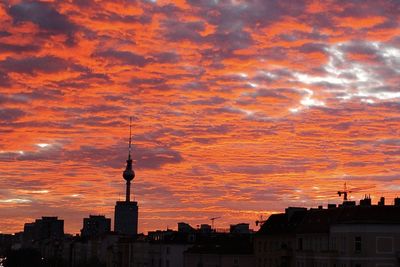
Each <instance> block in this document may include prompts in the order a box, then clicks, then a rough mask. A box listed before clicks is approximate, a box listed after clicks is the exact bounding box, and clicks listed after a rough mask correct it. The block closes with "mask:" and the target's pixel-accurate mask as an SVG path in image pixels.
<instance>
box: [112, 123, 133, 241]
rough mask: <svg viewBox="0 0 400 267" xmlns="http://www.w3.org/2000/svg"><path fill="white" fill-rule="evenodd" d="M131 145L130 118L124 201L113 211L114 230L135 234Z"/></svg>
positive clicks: (119, 202) (118, 202)
mask: <svg viewBox="0 0 400 267" xmlns="http://www.w3.org/2000/svg"><path fill="white" fill-rule="evenodd" d="M131 147H132V118H131V123H130V125H129V153H128V160H127V161H126V168H125V170H124V172H123V175H122V176H123V178H124V179H125V181H126V195H125V201H117V203H116V205H115V213H114V231H115V232H117V233H119V234H125V235H136V234H137V232H138V231H137V229H138V210H139V208H138V205H137V202H136V201H131V181H132V180H133V178H135V172H134V171H133V168H132V158H131Z"/></svg>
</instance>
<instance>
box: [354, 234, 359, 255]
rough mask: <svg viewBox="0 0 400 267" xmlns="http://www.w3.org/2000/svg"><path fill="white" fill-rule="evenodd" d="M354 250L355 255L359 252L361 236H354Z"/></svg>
mask: <svg viewBox="0 0 400 267" xmlns="http://www.w3.org/2000/svg"><path fill="white" fill-rule="evenodd" d="M354 250H355V252H356V253H360V252H361V236H356V237H355V238H354Z"/></svg>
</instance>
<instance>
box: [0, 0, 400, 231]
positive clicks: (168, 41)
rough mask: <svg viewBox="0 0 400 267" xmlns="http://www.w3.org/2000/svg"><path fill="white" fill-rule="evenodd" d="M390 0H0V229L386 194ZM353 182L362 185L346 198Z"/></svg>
mask: <svg viewBox="0 0 400 267" xmlns="http://www.w3.org/2000/svg"><path fill="white" fill-rule="evenodd" d="M399 14H400V1H398V0H392V1H390V0H387V1H376V0H370V1H356V0H354V1H325V0H324V1H300V0H296V1H272V0H252V1H240V0H198V1H194V0H193V1H191V0H176V1H162V0H148V1H145V0H143V1H138V0H137V1H135V0H125V1H122V0H117V1H106V0H104V1H94V0H92V1H88V0H69V1H67V0H63V1H61V0H60V1H48V2H39V1H1V4H0V231H1V232H3V233H13V232H16V231H21V230H22V229H23V224H24V223H25V222H30V221H33V220H34V219H36V218H39V217H41V216H44V215H47V216H59V217H60V218H62V219H64V220H65V231H66V232H69V233H78V232H79V230H80V229H81V228H82V218H83V217H87V216H88V215H89V214H104V215H106V216H107V217H110V218H112V220H114V205H115V201H117V200H119V199H123V198H124V187H125V183H124V180H123V178H122V171H123V170H124V168H125V160H126V158H127V154H128V138H129V116H132V117H133V129H132V138H133V139H132V140H133V158H134V165H133V166H134V169H135V171H136V178H135V180H134V181H133V185H132V190H133V197H134V198H135V199H136V200H137V201H138V203H139V231H140V232H147V231H149V230H155V229H165V228H166V227H167V226H169V227H170V228H175V227H176V223H177V222H180V221H185V222H188V223H190V224H192V225H193V226H196V225H198V224H202V223H211V221H210V220H209V219H210V218H211V217H216V216H218V217H219V216H220V217H221V218H220V219H218V220H216V221H215V226H216V227H218V228H227V227H229V224H231V223H240V222H247V223H251V227H253V228H255V229H257V228H256V227H255V225H254V222H255V220H257V219H259V218H260V216H261V215H262V216H263V218H267V217H268V216H269V215H270V214H271V213H274V212H281V211H283V210H284V208H286V207H287V206H305V207H316V206H318V205H327V204H328V203H340V202H341V198H340V197H339V196H338V195H337V191H338V190H341V189H343V184H344V182H347V185H348V187H349V188H359V189H360V188H361V189H360V190H358V191H357V190H355V191H356V192H354V193H352V194H351V197H352V198H354V200H359V199H360V198H362V197H363V196H364V194H370V195H371V198H372V202H373V203H376V202H377V201H378V198H379V197H381V196H385V197H386V199H387V200H386V202H387V203H388V204H391V203H392V202H393V198H394V197H396V196H400V88H399V84H400V26H399V24H400V15H399ZM362 188H363V190H362Z"/></svg>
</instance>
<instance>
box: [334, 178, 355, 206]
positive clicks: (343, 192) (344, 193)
mask: <svg viewBox="0 0 400 267" xmlns="http://www.w3.org/2000/svg"><path fill="white" fill-rule="evenodd" d="M352 192H353V191H350V190H347V184H346V182H344V187H343V191H338V192H337V193H338V195H339V197H341V196H342V195H343V202H344V201H347V195H348V194H350V193H352Z"/></svg>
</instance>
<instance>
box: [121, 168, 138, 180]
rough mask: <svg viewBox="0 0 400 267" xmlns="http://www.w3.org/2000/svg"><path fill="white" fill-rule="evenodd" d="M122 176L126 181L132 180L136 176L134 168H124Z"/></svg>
mask: <svg viewBox="0 0 400 267" xmlns="http://www.w3.org/2000/svg"><path fill="white" fill-rule="evenodd" d="M122 176H123V177H124V179H125V180H126V181H132V180H133V178H135V171H134V170H133V169H128V168H126V170H124V172H123V174H122Z"/></svg>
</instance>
